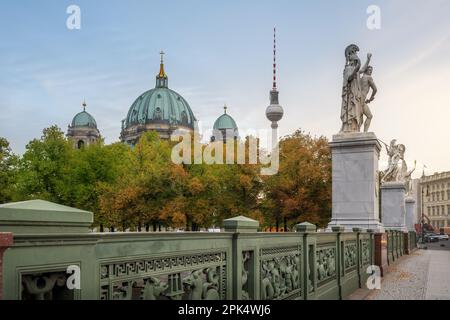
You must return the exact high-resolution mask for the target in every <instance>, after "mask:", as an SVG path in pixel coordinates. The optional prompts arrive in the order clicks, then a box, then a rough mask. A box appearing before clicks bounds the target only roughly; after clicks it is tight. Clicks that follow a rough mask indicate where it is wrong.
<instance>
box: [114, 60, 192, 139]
mask: <svg viewBox="0 0 450 320" xmlns="http://www.w3.org/2000/svg"><path fill="white" fill-rule="evenodd" d="M163 54H164V53H163V52H161V64H160V70H159V73H158V74H157V76H156V86H155V88H153V89H151V90H148V91H146V92H144V93H143V94H141V95H140V96H139V97H138V98H137V99H136V100H135V101H134V102H133V104H132V105H131V107H130V109H129V110H128V113H127V117H126V118H125V119H124V120H123V121H122V132H121V136H120V139H121V140H122V141H124V142H127V143H129V144H131V145H134V144H135V143H136V142H137V141H138V140H139V137H140V135H141V134H142V132H145V131H150V130H154V131H157V132H158V133H159V136H160V137H161V138H164V139H169V138H170V135H171V133H172V132H173V131H174V130H176V129H181V130H188V131H192V130H194V129H195V126H196V121H197V119H196V118H195V116H194V113H193V112H192V110H191V107H190V106H189V104H188V103H187V101H186V99H184V98H183V97H182V96H181V95H180V94H179V93H177V92H175V91H174V90H171V89H169V87H168V77H167V75H166V73H165V72H164V63H163V59H162V55H163Z"/></svg>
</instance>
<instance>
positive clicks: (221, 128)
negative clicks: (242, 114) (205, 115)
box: [211, 106, 239, 142]
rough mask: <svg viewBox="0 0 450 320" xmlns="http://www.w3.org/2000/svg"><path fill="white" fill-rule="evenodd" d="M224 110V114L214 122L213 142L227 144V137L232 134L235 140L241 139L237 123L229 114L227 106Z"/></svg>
mask: <svg viewBox="0 0 450 320" xmlns="http://www.w3.org/2000/svg"><path fill="white" fill-rule="evenodd" d="M223 109H224V113H223V114H222V115H221V116H220V117H218V118H217V120H216V121H215V122H214V126H213V135H212V137H211V141H216V140H223V141H225V142H226V136H227V135H230V134H231V136H232V137H233V138H235V139H237V138H238V137H239V130H238V126H237V124H236V121H234V119H233V118H232V117H231V116H230V115H228V114H227V106H224V107H223Z"/></svg>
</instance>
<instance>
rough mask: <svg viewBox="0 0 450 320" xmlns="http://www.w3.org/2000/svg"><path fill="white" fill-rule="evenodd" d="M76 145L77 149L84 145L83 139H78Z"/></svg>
mask: <svg viewBox="0 0 450 320" xmlns="http://www.w3.org/2000/svg"><path fill="white" fill-rule="evenodd" d="M77 147H78V149H81V148H83V147H84V141H83V140H79V141H78V143H77Z"/></svg>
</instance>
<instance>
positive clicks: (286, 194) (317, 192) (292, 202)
mask: <svg viewBox="0 0 450 320" xmlns="http://www.w3.org/2000/svg"><path fill="white" fill-rule="evenodd" d="M264 181H265V186H264V195H265V197H264V203H263V204H262V207H263V208H264V210H265V212H266V219H267V221H268V222H269V221H270V222H275V225H276V227H277V230H278V228H279V225H280V223H281V222H283V224H284V228H285V230H286V229H288V224H289V223H299V222H304V221H308V222H311V223H315V224H318V225H319V226H323V225H325V224H326V223H327V222H328V221H329V218H330V216H331V153H330V149H329V147H328V141H327V139H326V138H325V137H319V138H316V137H311V135H309V134H305V133H304V132H302V131H300V130H297V131H296V132H295V133H293V134H292V135H289V136H286V137H284V138H283V139H281V141H280V168H279V172H278V174H276V175H273V176H268V177H265V178H264Z"/></svg>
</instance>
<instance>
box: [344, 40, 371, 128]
mask: <svg viewBox="0 0 450 320" xmlns="http://www.w3.org/2000/svg"><path fill="white" fill-rule="evenodd" d="M358 52H359V48H358V46H357V45H354V44H351V45H349V46H348V47H347V48H346V49H345V59H346V63H345V68H344V73H343V83H342V105H341V120H342V127H341V131H340V132H359V131H360V130H361V126H362V125H363V123H364V132H367V131H368V130H369V126H370V122H371V120H372V113H371V111H370V109H369V106H368V104H369V103H370V102H372V101H373V100H374V98H375V94H376V92H377V88H376V86H375V83H374V81H373V79H372V70H373V68H372V67H371V66H370V65H369V63H370V60H371V58H372V54H370V53H368V54H367V61H366V63H365V64H364V65H363V66H362V67H361V60H360V59H359V57H358V54H357V53H358ZM370 89H372V94H371V96H370V98H369V99H367V96H368V94H369V91H370ZM364 116H366V120H365V122H364Z"/></svg>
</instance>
